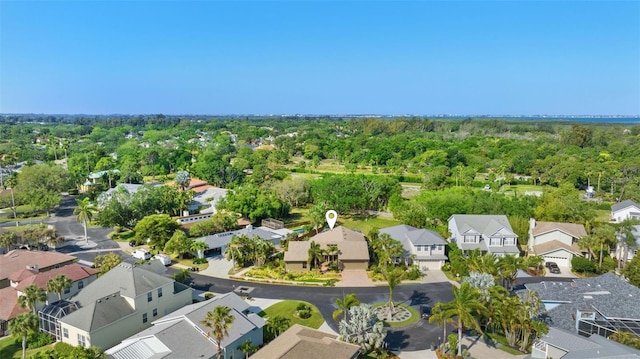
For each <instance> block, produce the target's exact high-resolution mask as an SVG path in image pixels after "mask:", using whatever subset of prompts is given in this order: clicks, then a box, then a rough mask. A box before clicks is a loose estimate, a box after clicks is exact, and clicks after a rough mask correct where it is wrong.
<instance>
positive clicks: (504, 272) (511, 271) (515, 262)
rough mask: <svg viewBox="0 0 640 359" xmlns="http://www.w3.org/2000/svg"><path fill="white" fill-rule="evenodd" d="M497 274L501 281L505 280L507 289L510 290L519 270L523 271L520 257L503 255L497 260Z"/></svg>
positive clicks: (522, 262)
mask: <svg viewBox="0 0 640 359" xmlns="http://www.w3.org/2000/svg"><path fill="white" fill-rule="evenodd" d="M498 268H499V271H498V274H499V276H500V277H501V278H502V279H505V280H507V285H508V286H507V289H511V288H512V287H513V285H514V284H515V282H516V277H517V275H518V270H519V269H524V260H523V259H522V257H516V256H514V255H505V256H504V257H500V258H499V259H498Z"/></svg>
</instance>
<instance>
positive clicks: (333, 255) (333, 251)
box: [327, 244, 339, 263]
mask: <svg viewBox="0 0 640 359" xmlns="http://www.w3.org/2000/svg"><path fill="white" fill-rule="evenodd" d="M338 252H339V249H338V246H337V245H335V244H329V245H327V255H328V256H329V262H331V263H333V262H334V261H335V260H336V259H337V258H338Z"/></svg>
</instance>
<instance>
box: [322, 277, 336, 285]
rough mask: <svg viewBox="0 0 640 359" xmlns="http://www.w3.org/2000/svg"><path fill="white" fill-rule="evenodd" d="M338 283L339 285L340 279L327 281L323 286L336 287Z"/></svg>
mask: <svg viewBox="0 0 640 359" xmlns="http://www.w3.org/2000/svg"><path fill="white" fill-rule="evenodd" d="M336 283H338V279H336V278H331V279H329V280H327V281H326V282H324V284H323V286H325V287H335V286H336Z"/></svg>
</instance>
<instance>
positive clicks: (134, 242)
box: [129, 239, 138, 247]
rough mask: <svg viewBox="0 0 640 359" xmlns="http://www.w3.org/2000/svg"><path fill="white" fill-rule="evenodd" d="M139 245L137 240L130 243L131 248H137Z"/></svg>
mask: <svg viewBox="0 0 640 359" xmlns="http://www.w3.org/2000/svg"><path fill="white" fill-rule="evenodd" d="M137 245H138V242H136V240H135V239H132V240H130V241H129V247H135V246H137Z"/></svg>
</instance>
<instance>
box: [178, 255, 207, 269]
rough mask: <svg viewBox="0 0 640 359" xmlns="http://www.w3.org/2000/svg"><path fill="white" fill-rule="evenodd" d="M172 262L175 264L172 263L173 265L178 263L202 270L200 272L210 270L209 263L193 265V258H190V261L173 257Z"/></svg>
mask: <svg viewBox="0 0 640 359" xmlns="http://www.w3.org/2000/svg"><path fill="white" fill-rule="evenodd" d="M171 260H172V261H173V263H171V264H172V265H173V264H175V263H178V264H182V265H184V266H187V267H198V269H200V270H205V269H207V268H209V262H206V263H202V264H193V259H192V258H189V259H178V257H174V256H171Z"/></svg>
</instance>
